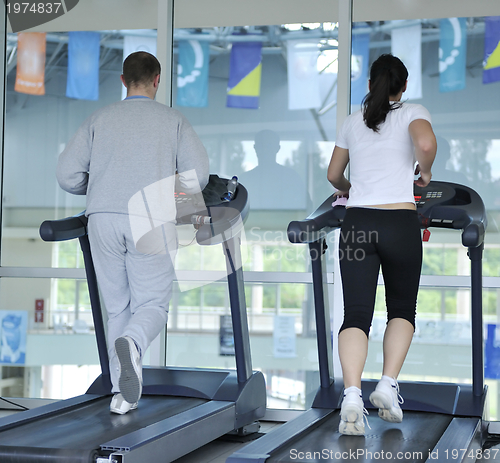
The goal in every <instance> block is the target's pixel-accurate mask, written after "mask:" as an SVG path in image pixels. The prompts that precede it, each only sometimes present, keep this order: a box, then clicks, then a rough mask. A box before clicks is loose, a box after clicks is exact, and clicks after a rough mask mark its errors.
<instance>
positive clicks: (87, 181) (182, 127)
mask: <svg viewBox="0 0 500 463" xmlns="http://www.w3.org/2000/svg"><path fill="white" fill-rule="evenodd" d="M193 169H194V171H195V172H196V177H197V179H198V182H196V185H194V184H193V181H192V175H190V176H189V175H188V176H187V177H184V173H185V172H188V171H190V172H191V174H192V172H193ZM176 171H177V172H178V173H179V180H180V183H181V185H182V187H183V189H184V190H185V191H186V192H190V191H192V192H193V193H195V192H196V191H199V190H200V189H203V188H204V187H205V185H206V184H207V183H208V175H209V170H208V155H207V152H206V150H205V148H204V146H203V144H202V143H201V141H200V139H199V138H198V136H197V135H196V133H195V131H194V130H193V128H192V126H191V124H190V123H189V122H188V121H187V119H186V118H185V117H184V116H183V115H182V114H181V113H180V112H178V111H176V110H175V109H172V108H169V107H168V106H165V105H163V104H161V103H158V102H156V101H154V100H151V99H150V98H133V99H128V100H123V101H120V102H117V103H113V104H111V105H109V106H106V107H104V108H101V109H99V110H97V111H96V112H95V113H93V114H92V115H91V116H90V117H89V118H88V119H87V120H86V121H85V122H84V123H83V124H82V125H81V127H80V128H79V129H78V131H77V132H76V134H75V135H74V136H73V138H72V139H71V141H70V142H69V143H68V145H67V146H66V149H65V150H64V151H63V152H62V153H61V155H60V156H59V161H58V164H57V180H58V182H59V185H60V186H61V188H62V189H63V190H65V191H68V192H69V193H73V194H77V195H84V194H86V195H87V209H86V215H89V214H93V213H96V212H112V213H113V212H114V213H122V214H126V213H127V212H128V202H129V200H130V199H131V198H132V196H134V195H135V194H136V193H138V192H139V191H141V190H142V189H144V188H145V187H146V186H148V185H151V184H153V183H155V182H158V181H160V180H163V179H166V178H170V177H172V176H174V175H175V173H176Z"/></svg>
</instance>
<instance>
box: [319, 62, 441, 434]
mask: <svg viewBox="0 0 500 463" xmlns="http://www.w3.org/2000/svg"><path fill="white" fill-rule="evenodd" d="M407 78H408V71H407V69H406V67H405V65H404V64H403V63H402V62H401V60H399V59H398V58H396V57H394V56H392V55H381V56H380V57H379V58H378V59H377V60H376V61H375V62H374V63H373V65H372V67H371V69H370V81H369V90H370V91H369V93H368V95H366V97H365V99H364V101H363V107H362V110H361V111H358V112H356V113H354V114H352V115H350V116H349V117H348V118H347V119H346V121H345V122H344V124H343V125H342V127H341V130H340V132H339V134H338V137H337V140H336V146H335V149H334V150H333V154H332V159H331V161H330V165H329V167H328V180H329V181H330V183H331V184H332V185H333V186H334V187H335V188H336V189H337V190H338V191H337V193H336V195H337V196H347V197H348V201H347V208H348V209H347V212H346V216H345V219H344V222H343V224H342V228H341V235H340V236H341V239H340V245H339V258H340V270H341V276H342V285H343V293H344V322H343V325H342V327H341V328H340V332H339V356H340V362H341V365H342V373H343V379H344V399H343V402H342V408H341V419H340V425H339V432H340V433H341V434H349V435H364V432H365V424H364V414H366V413H367V412H366V410H365V409H364V406H363V399H362V396H361V375H362V373H363V368H364V365H365V362H366V356H367V352H368V335H369V331H370V326H371V323H372V319H373V311H374V304H375V293H376V288H377V280H378V274H379V270H380V267H381V268H382V274H383V277H384V283H385V292H386V305H387V327H386V330H385V335H384V342H383V353H384V363H383V370H382V379H381V380H380V382H379V383H378V384H377V387H376V389H375V391H374V392H373V393H372V394H371V395H370V402H371V403H372V404H373V405H374V406H375V407H376V408H378V409H379V416H380V417H381V418H382V419H384V420H386V421H390V422H396V423H399V422H401V421H402V419H403V412H402V410H401V407H400V405H399V403H400V400H402V399H401V398H400V396H399V387H398V384H397V381H396V378H397V377H398V375H399V372H400V370H401V367H402V366H403V362H404V359H405V357H406V354H407V352H408V349H409V347H410V343H411V340H412V337H413V333H414V330H415V313H416V301H417V292H418V285H419V280H420V271H421V265H422V241H421V236H420V223H419V221H418V218H417V212H416V207H415V201H414V196H413V183H414V175H418V174H420V177H419V178H418V180H416V181H415V183H416V184H417V185H420V186H426V185H427V184H428V183H429V182H430V180H431V166H432V163H433V161H434V157H435V155H436V149H437V144H436V137H435V136H434V132H433V130H432V126H431V118H430V114H429V112H428V111H427V110H426V109H425V108H424V107H423V106H421V105H418V104H408V103H401V97H402V95H403V92H404V91H405V90H406V85H407ZM415 160H416V161H417V163H418V164H417V165H416V167H415ZM348 162H349V163H350V181H348V180H347V179H346V178H345V176H344V170H345V168H346V166H347V163H348Z"/></svg>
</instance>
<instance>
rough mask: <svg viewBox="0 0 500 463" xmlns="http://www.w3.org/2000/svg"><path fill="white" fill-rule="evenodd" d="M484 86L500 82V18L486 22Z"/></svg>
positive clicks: (489, 19)
mask: <svg viewBox="0 0 500 463" xmlns="http://www.w3.org/2000/svg"><path fill="white" fill-rule="evenodd" d="M484 23H485V31H484V65H483V84H490V83H492V82H498V81H500V16H489V17H487V18H486V19H485V20H484Z"/></svg>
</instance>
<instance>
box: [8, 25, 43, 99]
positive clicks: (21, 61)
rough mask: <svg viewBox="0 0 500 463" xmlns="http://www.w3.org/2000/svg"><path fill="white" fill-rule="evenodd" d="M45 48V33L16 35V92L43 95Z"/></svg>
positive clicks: (21, 33)
mask: <svg viewBox="0 0 500 463" xmlns="http://www.w3.org/2000/svg"><path fill="white" fill-rule="evenodd" d="M45 48H46V35H45V32H20V33H19V34H17V72H16V83H15V85H14V90H15V91H16V92H19V93H28V94H30V95H45Z"/></svg>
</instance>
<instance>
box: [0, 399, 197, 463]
mask: <svg viewBox="0 0 500 463" xmlns="http://www.w3.org/2000/svg"><path fill="white" fill-rule="evenodd" d="M110 400H111V397H110V396H107V397H102V398H98V399H96V400H94V401H91V402H89V403H87V404H86V405H84V406H82V407H78V408H75V409H72V410H70V411H65V412H62V413H58V414H55V415H53V416H49V417H46V418H42V419H38V420H36V421H33V422H31V423H27V424H24V425H23V426H18V427H14V428H12V429H7V430H5V431H2V432H0V462H1V463H21V462H22V463H31V462H33V463H35V462H40V461H47V462H48V461H50V462H54V463H55V462H59V461H61V462H62V461H66V462H68V461H71V463H73V462H77V463H80V462H81V463H83V462H85V463H90V462H94V461H95V459H94V457H95V455H96V450H97V449H99V446H100V444H103V443H105V442H108V441H110V440H113V439H115V438H117V437H119V436H123V435H125V434H128V433H130V432H133V431H136V430H138V429H141V428H144V427H146V426H149V425H150V424H153V423H156V422H157V421H159V420H162V419H165V418H168V417H170V416H173V415H176V414H178V413H181V412H183V411H186V410H189V409H191V408H194V407H196V406H198V405H201V404H203V403H205V402H206V400H204V399H192V398H184V397H164V396H143V397H142V398H141V401H140V403H139V407H138V408H137V410H133V411H131V412H129V413H127V414H126V415H116V414H113V413H110V411H109V402H110Z"/></svg>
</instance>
